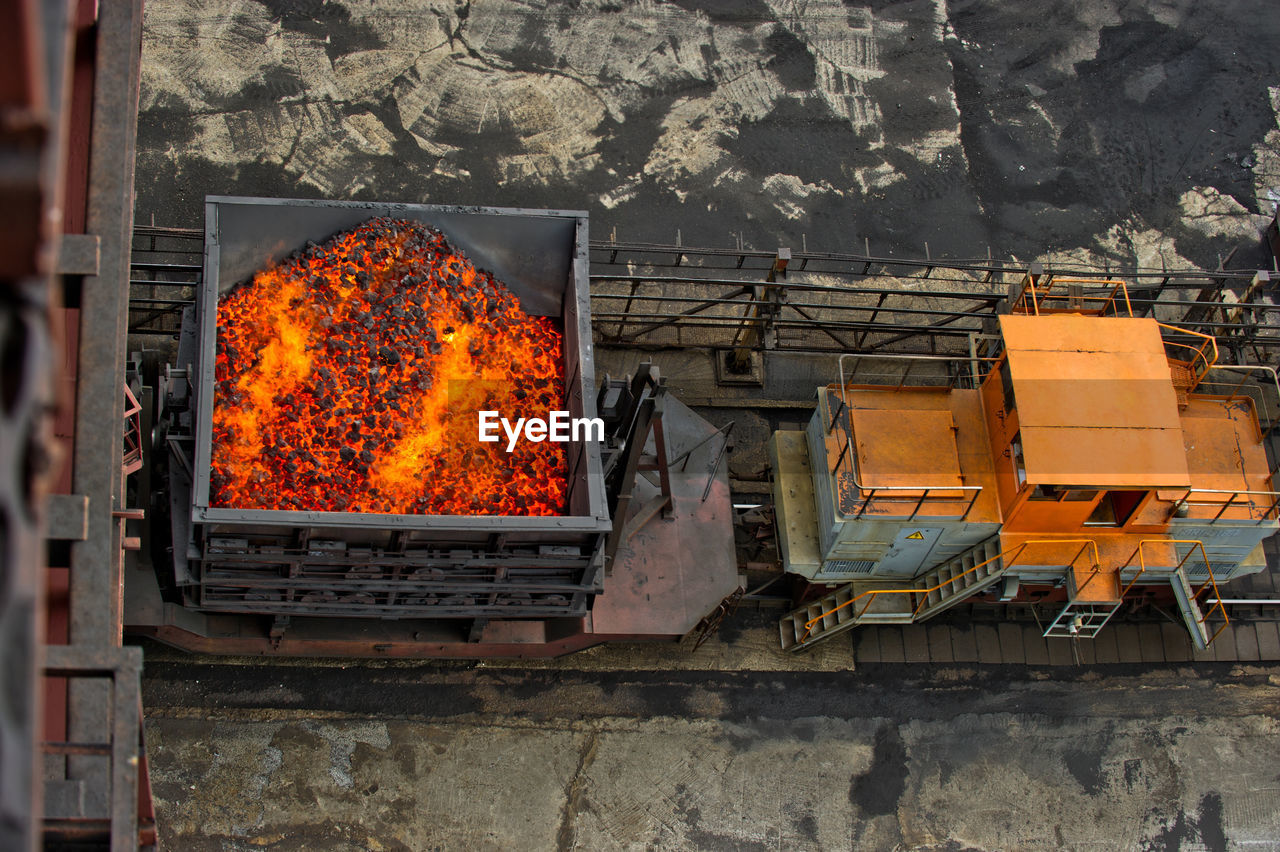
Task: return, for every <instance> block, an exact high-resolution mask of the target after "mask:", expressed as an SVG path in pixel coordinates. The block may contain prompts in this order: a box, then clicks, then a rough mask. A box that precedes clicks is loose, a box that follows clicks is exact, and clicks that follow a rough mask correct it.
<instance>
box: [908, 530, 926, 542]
mask: <svg viewBox="0 0 1280 852" xmlns="http://www.w3.org/2000/svg"><path fill="white" fill-rule="evenodd" d="M913 538H914V539H916V540H917V541H924V533H922V532H913V533H912V534H911V535H909V536H907V539H908V540H910V539H913Z"/></svg>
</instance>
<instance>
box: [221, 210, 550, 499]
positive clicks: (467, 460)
mask: <svg viewBox="0 0 1280 852" xmlns="http://www.w3.org/2000/svg"><path fill="white" fill-rule="evenodd" d="M214 375H215V379H214V381H215V384H214V409H213V453H212V477H211V489H210V503H211V505H214V506H223V507H232V508H238V509H293V510H307V511H335V512H383V513H395V514H430V515H469V514H480V515H558V514H563V513H564V511H565V497H566V489H567V456H566V451H565V446H566V445H565V444H563V443H554V442H551V441H543V442H541V443H534V442H530V441H520V442H518V443H517V444H516V447H515V449H514V451H513V452H510V453H508V452H507V451H506V445H507V442H506V440H505V437H504V438H503V439H502V440H500V441H498V442H497V443H481V442H480V441H479V440H478V435H477V427H478V412H479V411H480V410H494V411H498V412H500V413H501V415H502V416H504V417H506V418H508V419H510V420H511V421H512V422H513V423H514V422H515V420H516V418H518V417H532V416H538V417H543V418H545V417H546V416H547V413H548V412H549V411H552V410H558V409H561V408H563V407H564V405H563V402H564V371H563V362H562V360H561V335H560V331H559V330H558V329H557V327H556V323H555V321H554V320H553V319H551V318H550V317H538V316H530V315H528V314H526V313H524V311H523V310H522V309H521V307H520V302H519V300H518V299H517V298H516V297H515V296H514V295H513V294H512V293H511V291H509V290H508V289H507V288H506V286H504V285H503V284H502V283H501V282H499V281H497V280H495V279H494V278H493V276H492V275H490V274H489V273H487V272H484V271H482V270H477V269H476V268H475V266H474V265H473V264H472V263H471V261H470V260H469V259H467V258H466V257H465V256H464V255H463V254H462V253H461V252H459V251H457V250H456V249H454V248H453V247H452V246H450V245H449V244H448V242H446V240H445V238H444V236H443V235H442V234H441V233H440V232H439V231H437V230H435V229H432V228H428V227H426V226H425V225H423V224H421V223H419V222H412V221H403V220H393V219H386V218H377V219H371V220H370V221H368V222H366V223H364V224H363V225H360V226H359V227H357V228H355V229H354V230H352V231H348V232H345V233H342V234H339V235H337V236H336V237H334V238H332V239H330V240H329V241H328V242H326V243H324V244H323V245H314V244H309V245H308V247H307V248H306V249H305V250H304V251H302V252H299V253H298V254H296V255H294V256H293V257H290V258H288V259H286V260H284V261H282V262H281V263H279V264H277V265H276V266H272V267H270V268H267V269H265V270H263V271H261V272H259V273H258V274H257V275H255V276H254V278H253V280H252V282H251V283H249V284H247V285H245V286H242V287H239V288H237V289H235V290H233V291H231V292H229V293H227V294H226V295H224V296H223V297H222V298H221V300H220V302H219V304H218V340H217V359H216V366H215V374H214Z"/></svg>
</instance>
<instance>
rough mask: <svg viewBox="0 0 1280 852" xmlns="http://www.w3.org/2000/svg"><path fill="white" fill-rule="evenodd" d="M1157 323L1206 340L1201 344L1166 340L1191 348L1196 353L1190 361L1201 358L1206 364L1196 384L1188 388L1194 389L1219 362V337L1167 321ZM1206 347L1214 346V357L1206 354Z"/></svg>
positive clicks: (1173, 344) (1193, 362) (1171, 344)
mask: <svg viewBox="0 0 1280 852" xmlns="http://www.w3.org/2000/svg"><path fill="white" fill-rule="evenodd" d="M1156 325H1158V326H1160V328H1164V329H1168V330H1169V331H1172V332H1175V333H1177V334H1189V335H1191V336H1193V337H1202V338H1204V342H1203V343H1201V344H1200V345H1199V346H1192V345H1191V344H1190V343H1179V342H1177V341H1176V340H1165V341H1164V342H1165V345H1167V346H1177V347H1179V348H1182V349H1190V350H1191V351H1192V352H1193V353H1194V355H1193V356H1192V358H1191V361H1189V362H1188V363H1190V364H1195V363H1196V360H1197V359H1199V360H1200V362H1201V363H1203V364H1204V365H1205V366H1204V370H1203V371H1198V372H1197V373H1196V377H1195V378H1196V380H1195V384H1193V385H1192V386H1191V387H1190V388H1188V390H1194V389H1195V387H1196V385H1198V384H1200V380H1201V379H1203V378H1204V377H1205V376H1207V375H1208V374H1209V371H1210V370H1212V369H1213V368H1214V365H1215V364H1217V363H1218V340H1217V338H1215V337H1214V336H1213V335H1212V334H1204V333H1202V332H1199V331H1192V330H1191V329H1189V328H1178V327H1177V326H1173V325H1166V324H1165V323H1162V322H1158V323H1156ZM1206 347H1212V348H1213V358H1212V359H1210V358H1209V356H1208V355H1206V354H1205V349H1206Z"/></svg>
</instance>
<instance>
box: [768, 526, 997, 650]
mask: <svg viewBox="0 0 1280 852" xmlns="http://www.w3.org/2000/svg"><path fill="white" fill-rule="evenodd" d="M1005 567H1006V566H1005V564H1004V561H1003V559H1001V556H1000V538H999V536H993V537H991V538H989V539H987V540H986V541H983V542H982V543H980V544H978V545H976V546H974V547H972V548H970V549H969V550H966V551H964V552H963V553H960V554H957V555H956V556H954V557H952V558H951V559H949V560H948V561H946V562H944V563H942V564H941V565H938V566H936V567H934V568H930V569H929V570H928V571H926V572H925V573H924V574H922V575H918V576H917V577H916V578H915V579H913V580H912V581H910V582H903V583H886V582H885V581H883V580H879V581H877V580H855V581H854V582H852V583H847V584H845V585H843V586H841V587H840V588H838V589H836V590H835V591H834V592H830V593H828V594H826V595H823V596H822V597H820V598H818V599H817V600H813V601H810V602H809V603H807V604H805V605H804V606H801V607H798V608H797V609H794V610H792V611H791V612H789V613H787V614H786V615H784V616H783V617H782V618H781V619H780V620H779V621H778V633H779V638H780V639H781V640H782V648H783V650H785V651H800V650H802V649H805V648H810V647H812V646H814V645H816V644H817V643H819V642H821V641H823V640H824V639H830V638H831V637H832V636H836V635H838V634H840V633H844V632H846V631H848V630H851V629H853V628H854V627H857V626H858V625H860V624H910V623H912V622H915V621H923V620H924V619H926V618H930V617H932V616H933V615H936V614H937V613H939V612H942V611H943V610H944V609H947V608H948V607H951V606H954V605H955V604H958V603H960V602H961V601H962V600H964V599H965V598H968V597H970V596H971V595H975V594H977V593H978V592H980V591H982V590H983V589H986V588H988V587H989V586H992V585H994V584H995V583H996V582H998V581H999V580H1000V578H1001V577H1002V576H1003V575H1004V571H1005Z"/></svg>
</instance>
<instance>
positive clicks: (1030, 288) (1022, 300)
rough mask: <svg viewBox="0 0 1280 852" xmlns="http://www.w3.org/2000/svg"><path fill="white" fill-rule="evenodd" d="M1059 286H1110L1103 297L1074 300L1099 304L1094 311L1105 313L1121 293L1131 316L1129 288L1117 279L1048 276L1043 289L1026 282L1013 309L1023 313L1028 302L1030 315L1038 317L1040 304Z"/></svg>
mask: <svg viewBox="0 0 1280 852" xmlns="http://www.w3.org/2000/svg"><path fill="white" fill-rule="evenodd" d="M1059 284H1103V285H1106V284H1110V285H1112V286H1111V292H1110V293H1108V294H1107V295H1105V296H1087V295H1084V294H1080V295H1079V296H1077V297H1076V298H1077V299H1079V301H1081V302H1101V303H1102V307H1101V308H1097V309H1096V310H1098V312H1099V313H1105V312H1106V310H1107V307H1108V306H1110V305H1111V304H1112V303H1113V302H1115V300H1116V294H1117V293H1121V294H1123V296H1124V307H1125V311H1126V312H1127V313H1128V314H1129V316H1133V304H1132V303H1131V302H1130V301H1129V287H1128V285H1127V284H1126V283H1125V281H1124V280H1123V279H1117V278H1071V277H1065V278H1055V277H1053V276H1050V277H1049V280H1048V281H1047V282H1045V284H1044V286H1043V287H1040V286H1038V285H1037V284H1035V283H1033V282H1029V281H1028V282H1027V283H1025V284H1024V285H1023V287H1022V292H1021V293H1019V294H1018V298H1017V299H1015V300H1014V303H1013V304H1014V307H1015V308H1018V307H1021V308H1022V310H1024V311H1025V310H1026V309H1027V306H1028V302H1029V304H1030V307H1031V313H1032V314H1034V315H1035V316H1040V305H1041V303H1042V302H1045V301H1048V300H1049V299H1050V298H1051V297H1052V294H1053V290H1054V288H1055V287H1057V286H1058V285H1059ZM1028 295H1030V297H1031V298H1030V299H1029V300H1028V298H1027V297H1028ZM1057 298H1069V297H1062V296H1059V297H1057ZM1061 310H1062V309H1058V311H1056V312H1061ZM1067 310H1068V311H1069V310H1071V309H1067ZM1118 313H1119V312H1118V311H1117V314H1118Z"/></svg>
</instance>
